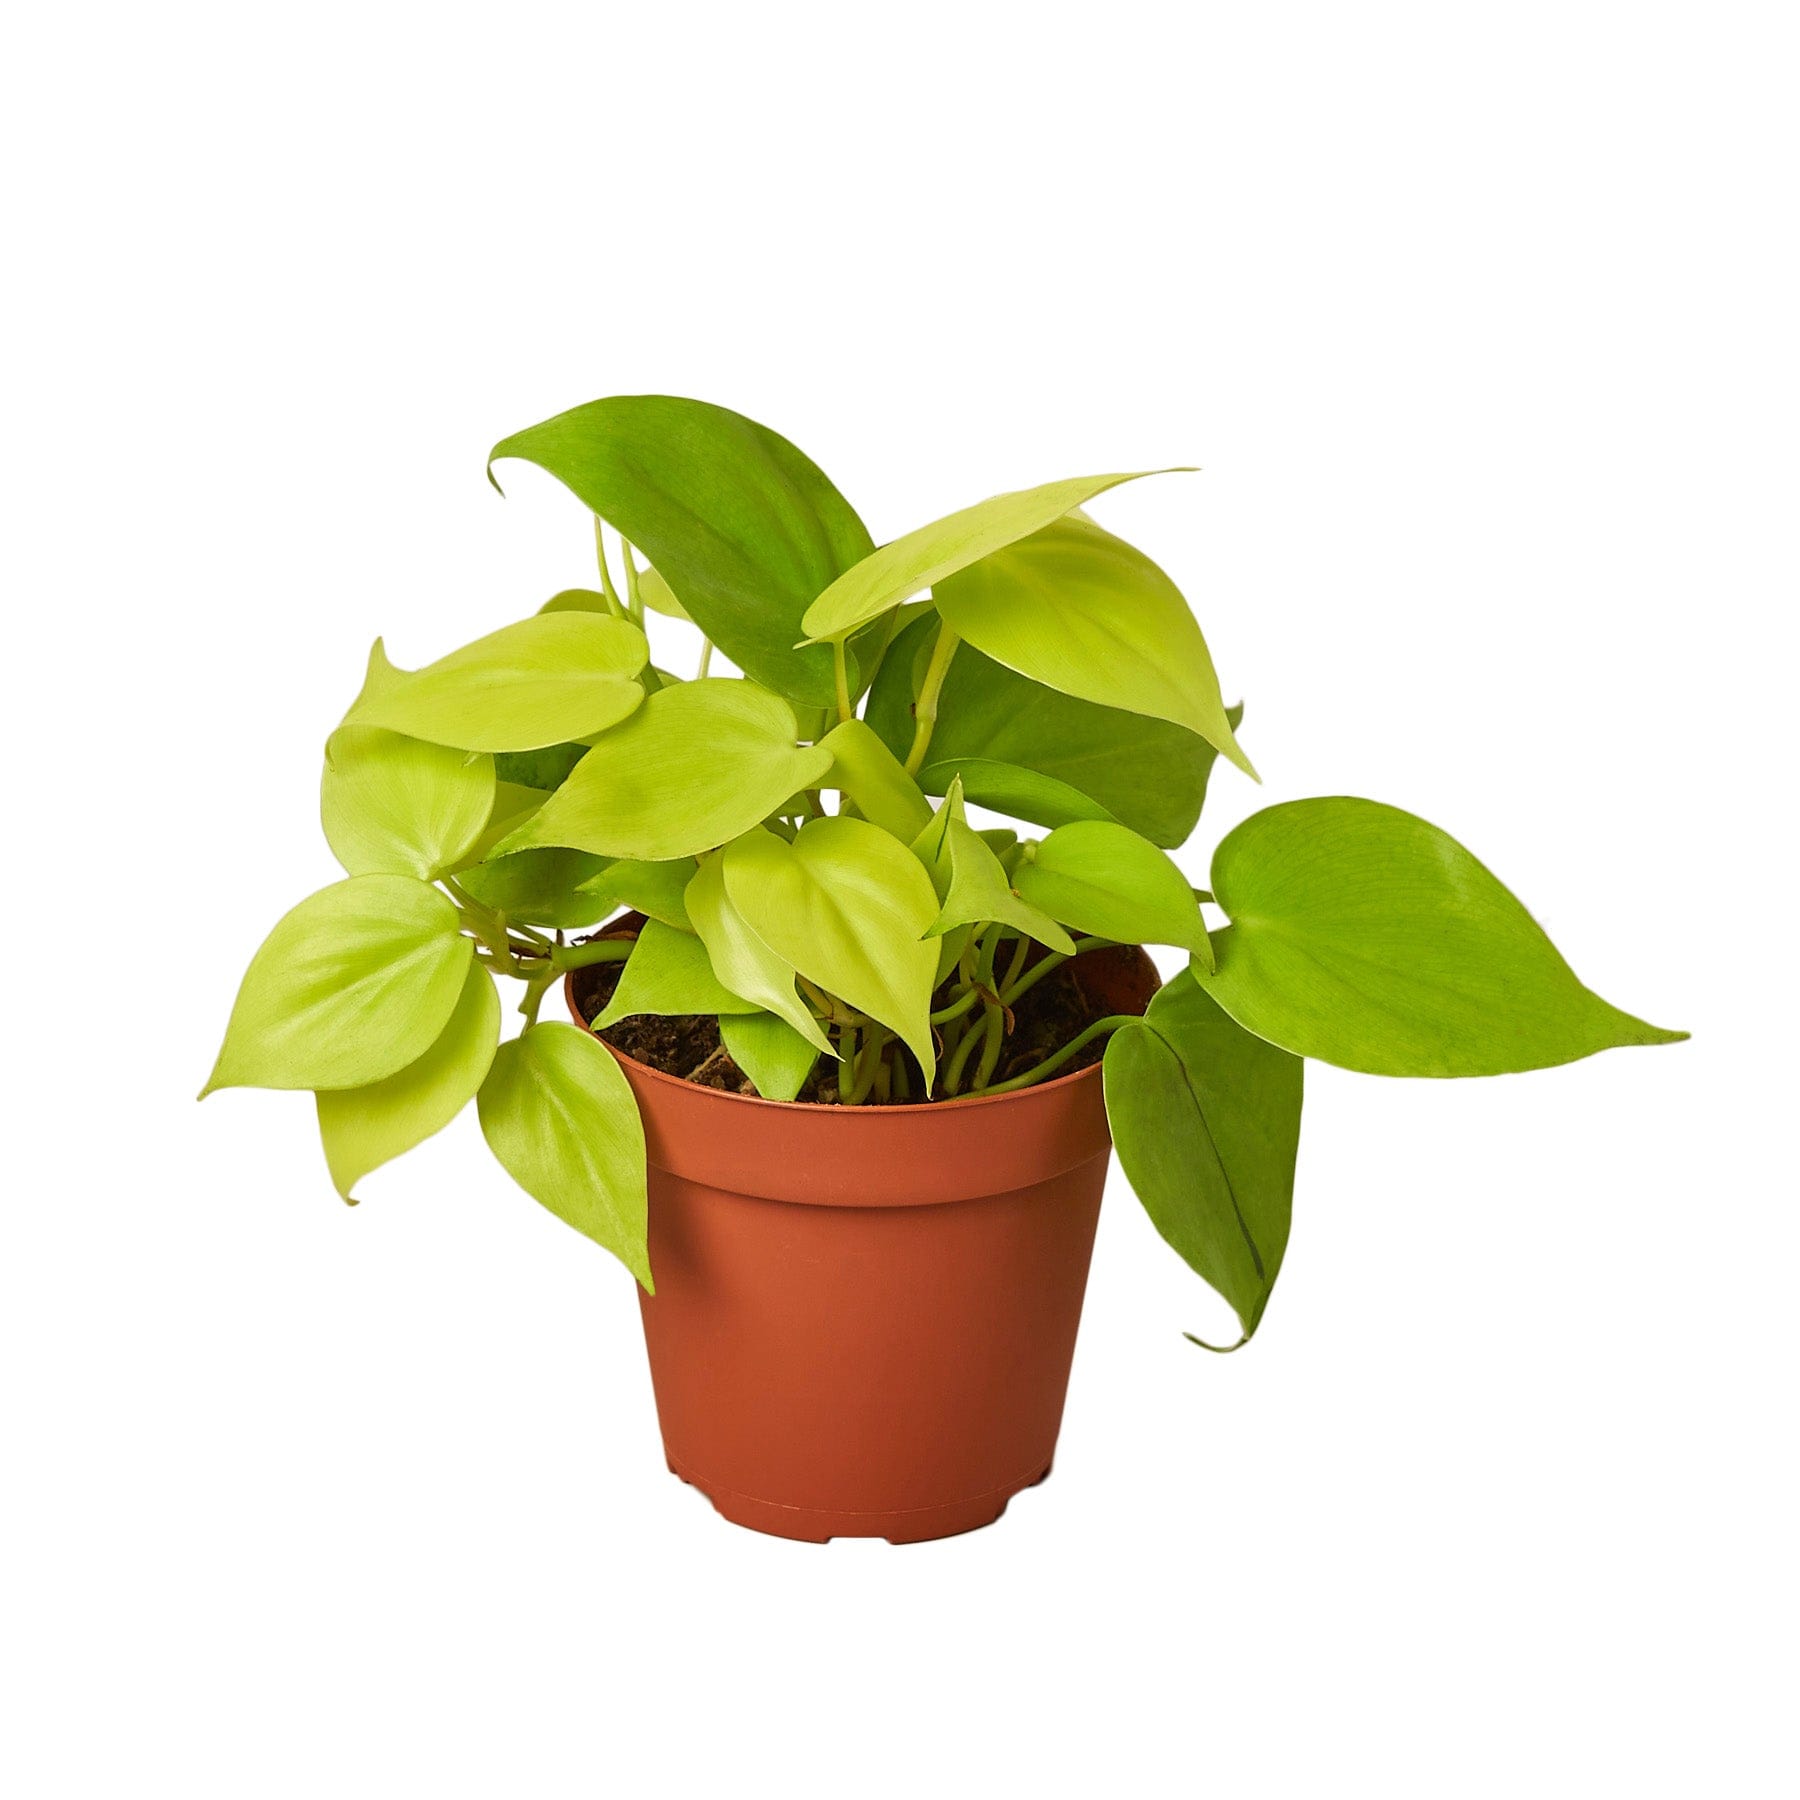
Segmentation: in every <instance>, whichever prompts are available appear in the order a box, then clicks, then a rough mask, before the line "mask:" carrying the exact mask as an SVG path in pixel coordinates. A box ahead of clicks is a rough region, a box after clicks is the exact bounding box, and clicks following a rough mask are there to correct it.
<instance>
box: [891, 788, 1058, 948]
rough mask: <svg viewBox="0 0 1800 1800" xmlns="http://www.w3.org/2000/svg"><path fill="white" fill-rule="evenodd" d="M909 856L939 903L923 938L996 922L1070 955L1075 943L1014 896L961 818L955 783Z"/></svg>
mask: <svg viewBox="0 0 1800 1800" xmlns="http://www.w3.org/2000/svg"><path fill="white" fill-rule="evenodd" d="M913 850H914V852H915V854H916V855H917V856H918V858H919V860H920V861H921V862H922V863H923V864H924V865H925V870H926V873H927V874H928V875H930V877H931V884H932V886H933V887H934V888H936V889H937V894H938V899H939V901H940V902H941V903H942V905H941V909H940V911H939V913H938V916H937V919H936V921H935V923H934V924H933V925H932V927H931V929H930V931H929V932H928V933H927V934H926V935H927V936H928V937H942V936H943V934H944V933H945V932H947V931H951V930H954V929H955V927H956V926H958V925H977V924H987V923H990V922H993V921H998V922H999V923H1000V924H1002V925H1010V926H1012V928H1013V929H1014V930H1015V931H1022V932H1024V933H1025V934H1026V936H1027V937H1033V938H1036V939H1037V941H1038V942H1039V943H1040V944H1047V945H1048V946H1049V947H1050V948H1051V949H1052V950H1056V951H1060V952H1061V954H1062V955H1064V956H1073V955H1074V954H1075V941H1074V939H1073V938H1071V937H1070V936H1069V934H1068V933H1067V932H1066V931H1064V930H1063V928H1062V927H1061V926H1060V925H1059V924H1057V922H1056V921H1055V920H1054V919H1053V918H1051V917H1050V916H1049V914H1048V913H1045V912H1043V911H1042V910H1041V909H1040V908H1038V907H1035V906H1033V905H1032V904H1031V902H1030V901H1028V900H1022V899H1020V897H1019V896H1018V895H1017V894H1016V893H1014V892H1013V888H1012V883H1011V882H1009V881H1008V880H1007V878H1006V871H1005V869H1003V868H1002V867H1001V866H1000V859H999V857H997V856H996V855H995V854H994V852H993V850H992V849H990V848H989V846H988V844H987V843H986V842H985V841H984V839H983V838H982V837H981V836H980V834H979V833H978V832H977V831H976V830H975V829H974V827H973V826H971V825H970V824H969V821H968V819H967V817H966V816H965V814H964V811H963V797H962V783H961V782H960V781H953V782H952V783H951V784H950V792H949V794H948V795H947V796H946V798H945V800H944V804H943V805H942V806H941V807H939V808H938V810H937V811H936V812H935V813H934V814H933V815H932V817H931V821H930V823H929V824H928V825H927V826H926V827H925V829H924V830H923V831H922V832H920V833H919V836H918V839H917V841H916V842H915V843H914V844H913Z"/></svg>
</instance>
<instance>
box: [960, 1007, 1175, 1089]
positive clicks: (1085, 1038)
mask: <svg viewBox="0 0 1800 1800" xmlns="http://www.w3.org/2000/svg"><path fill="white" fill-rule="evenodd" d="M1142 1022H1143V1021H1142V1020H1141V1019H1139V1017H1138V1016H1137V1014H1136V1013H1109V1014H1107V1016H1106V1017H1105V1018H1104V1019H1096V1020H1095V1021H1094V1022H1093V1024H1091V1025H1090V1026H1089V1027H1088V1028H1087V1030H1086V1031H1084V1032H1082V1033H1080V1034H1079V1035H1078V1036H1076V1037H1072V1038H1070V1039H1069V1041H1068V1042H1067V1043H1066V1044H1064V1045H1063V1047H1062V1048H1061V1049H1060V1050H1058V1051H1057V1052H1056V1053H1055V1054H1054V1055H1053V1056H1047V1057H1045V1058H1044V1060H1043V1061H1042V1062H1041V1063H1039V1064H1038V1066H1037V1067H1036V1068H1035V1069H1027V1070H1026V1071H1025V1073H1024V1074H1023V1075H1015V1076H1014V1077H1013V1078H1012V1080H1011V1081H996V1082H995V1083H994V1085H993V1086H992V1087H991V1088H989V1089H988V1090H987V1091H988V1092H989V1093H990V1094H1010V1093H1012V1092H1014V1090H1015V1089H1018V1088H1023V1087H1030V1086H1031V1085H1032V1083H1033V1082H1036V1081H1042V1080H1043V1079H1044V1077H1045V1076H1046V1075H1054V1074H1055V1073H1056V1071H1057V1070H1058V1069H1060V1068H1061V1067H1062V1066H1063V1064H1064V1063H1066V1062H1067V1061H1068V1060H1069V1058H1070V1057H1072V1056H1074V1055H1076V1054H1077V1053H1078V1052H1079V1051H1082V1050H1085V1049H1086V1048H1087V1046H1088V1045H1089V1044H1091V1043H1092V1042H1093V1041H1094V1039H1095V1038H1097V1037H1099V1036H1100V1035H1101V1034H1102V1033H1104V1032H1108V1031H1117V1030H1118V1029H1119V1027H1120V1026H1121V1025H1138V1024H1142Z"/></svg>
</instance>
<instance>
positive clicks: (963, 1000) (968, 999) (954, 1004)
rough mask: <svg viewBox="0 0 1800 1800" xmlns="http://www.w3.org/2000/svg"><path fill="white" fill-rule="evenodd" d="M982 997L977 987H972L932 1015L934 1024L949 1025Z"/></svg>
mask: <svg viewBox="0 0 1800 1800" xmlns="http://www.w3.org/2000/svg"><path fill="white" fill-rule="evenodd" d="M980 998H981V995H980V993H979V992H977V990H976V989H974V988H970V989H969V991H968V992H967V993H966V994H963V995H961V996H959V997H958V998H957V999H955V1000H952V1001H951V1002H950V1004H949V1005H948V1006H945V1007H941V1008H940V1009H939V1010H938V1011H937V1012H934V1013H933V1014H932V1015H931V1022H932V1024H934V1025H948V1024H949V1023H950V1021H951V1020H952V1019H960V1018H961V1017H962V1016H963V1014H964V1013H966V1012H967V1011H968V1010H969V1008H970V1007H971V1006H973V1005H974V1004H975V1002H976V1001H977V1000H979V999H980Z"/></svg>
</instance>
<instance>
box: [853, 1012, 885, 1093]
mask: <svg viewBox="0 0 1800 1800" xmlns="http://www.w3.org/2000/svg"><path fill="white" fill-rule="evenodd" d="M890 1035H891V1034H890V1033H889V1032H887V1031H885V1030H883V1028H882V1027H881V1026H879V1025H871V1026H870V1027H869V1034H868V1038H867V1040H866V1041H865V1042H864V1044H863V1047H862V1049H861V1051H860V1052H859V1053H858V1055H857V1058H856V1087H855V1089H854V1091H853V1092H852V1093H851V1096H850V1104H851V1105H852V1106H861V1105H862V1103H863V1102H864V1101H865V1100H867V1099H868V1097H869V1094H870V1091H871V1090H872V1089H873V1088H874V1086H875V1071H876V1070H877V1069H879V1068H880V1067H881V1053H882V1051H883V1050H885V1049H886V1048H887V1041H888V1038H889V1036H890Z"/></svg>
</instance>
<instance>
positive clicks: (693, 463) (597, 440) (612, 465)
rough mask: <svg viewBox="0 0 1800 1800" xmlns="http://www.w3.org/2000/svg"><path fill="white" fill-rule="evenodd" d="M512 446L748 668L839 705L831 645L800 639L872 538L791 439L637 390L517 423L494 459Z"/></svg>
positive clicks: (808, 701)
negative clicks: (821, 600) (805, 644)
mask: <svg viewBox="0 0 1800 1800" xmlns="http://www.w3.org/2000/svg"><path fill="white" fill-rule="evenodd" d="M509 456H517V457H522V458H524V459H525V460H526V461H527V462H533V463H536V464H537V465H538V466H539V467H540V468H542V469H546V470H548V471H549V473H550V474H552V475H554V476H555V477H556V479H557V480H558V481H560V482H562V483H563V485H564V486H565V487H567V488H568V489H570V491H571V492H572V493H574V494H575V496H576V497H577V498H578V499H580V500H581V501H582V502H583V503H584V504H586V505H587V506H588V507H589V508H591V509H592V510H593V511H594V512H596V513H598V514H599V515H600V516H601V517H602V518H604V519H605V520H606V521H607V522H608V523H609V524H611V525H612V526H614V527H615V528H616V529H617V530H618V531H619V532H621V533H622V534H623V535H624V536H625V537H627V538H629V539H630V540H631V542H632V543H633V544H635V545H636V546H637V547H638V549H639V550H641V551H642V552H643V554H644V555H645V556H647V557H648V558H649V559H650V561H651V562H652V563H654V564H655V566H656V569H657V571H658V573H659V575H660V576H661V578H662V580H663V581H664V582H666V584H667V586H668V588H669V590H670V592H671V594H672V595H673V596H674V597H675V598H677V599H678V600H679V602H680V604H681V606H682V607H683V608H684V609H685V611H686V612H687V614H688V615H689V616H690V617H691V618H692V619H693V621H694V622H695V624H697V625H698V626H699V627H700V629H701V630H702V631H703V632H705V633H706V635H707V636H708V637H709V638H711V639H712V641H713V642H714V643H715V644H717V645H718V646H719V648H720V649H721V650H723V651H724V652H725V654H726V655H727V656H729V657H730V658H731V660H732V661H733V662H734V663H736V664H737V666H738V667H739V668H740V669H742V670H743V671H744V672H745V674H747V675H749V676H751V677H752V678H753V679H755V680H757V681H759V682H761V683H762V684H763V685H764V686H765V687H768V688H770V689H772V690H773V691H774V692H776V693H778V694H783V695H785V696H786V697H787V698H788V699H790V700H793V701H795V702H797V703H799V704H802V705H806V706H829V705H830V704H831V701H832V696H833V692H834V689H833V677H832V664H831V653H830V651H829V650H824V649H816V648H815V649H808V650H796V649H795V648H794V647H793V646H794V640H795V639H796V638H797V637H799V636H800V615H801V613H802V612H803V611H804V610H805V609H806V606H807V604H808V602H809V601H811V600H812V598H813V596H814V595H816V594H817V593H819V592H820V591H821V590H822V589H823V588H825V587H827V586H828V585H829V584H830V583H831V581H832V580H833V579H834V578H835V577H836V576H838V575H840V574H842V573H843V571H844V570H845V569H848V568H849V567H851V565H852V564H854V563H857V562H859V561H860V560H861V559H862V558H863V557H865V556H867V555H868V554H869V552H870V551H871V550H872V549H873V548H874V543H873V540H872V539H871V538H870V536H869V534H868V531H867V530H866V529H865V527H864V525H863V522H862V521H861V520H860V519H859V518H858V517H857V516H856V513H855V512H854V510H853V509H852V508H851V506H850V503H849V502H848V501H847V500H846V499H845V498H844V497H843V495H842V494H840V493H839V492H838V491H837V489H836V488H835V487H833V486H832V485H831V483H830V482H829V481H828V480H827V479H826V478H825V476H824V475H823V473H821V471H820V470H819V469H818V467H817V466H816V465H815V464H814V463H812V462H811V461H810V460H809V459H808V458H806V457H805V456H803V455H802V454H801V453H800V452H799V451H798V450H796V449H795V448H794V446H793V445H792V444H790V443H789V442H788V441H787V439H786V438H784V437H780V436H778V435H777V434H776V433H775V432H773V431H770V430H768V429H767V427H765V426H762V425H758V424H757V423H756V422H755V421H754V420H752V419H746V418H744V417H743V416H742V415H741V414H739V413H734V412H728V411H727V410H726V409H725V408H724V407H722V406H709V405H707V404H705V403H704V402H703V401H699V400H683V399H677V398H674V397H672V396H670V395H666V394H632V395H621V396H618V397H616V398H613V399H610V400H595V401H593V402H591V403H590V404H588V405H586V406H578V407H576V408H574V409H573V410H572V411H570V412H566V413H559V414H558V415H557V416H556V417H555V418H553V419H546V420H545V421H544V422H543V423H542V424H541V425H533V426H531V427H530V428H529V429H528V430H525V431H520V432H516V433H514V435H513V436H511V437H509V438H505V439H503V440H502V441H501V442H500V443H498V444H496V445H495V446H494V448H493V450H492V452H491V453H490V456H489V462H490V464H492V463H494V462H498V461H500V460H501V459H502V458H504V457H509ZM639 585H640V591H643V583H642V580H641V578H640V584H639ZM645 601H646V604H652V602H651V601H650V597H649V595H648V594H647V593H646V594H645ZM567 735H570V736H576V735H579V734H577V733H569V734H567Z"/></svg>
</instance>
